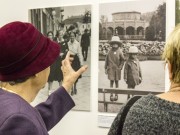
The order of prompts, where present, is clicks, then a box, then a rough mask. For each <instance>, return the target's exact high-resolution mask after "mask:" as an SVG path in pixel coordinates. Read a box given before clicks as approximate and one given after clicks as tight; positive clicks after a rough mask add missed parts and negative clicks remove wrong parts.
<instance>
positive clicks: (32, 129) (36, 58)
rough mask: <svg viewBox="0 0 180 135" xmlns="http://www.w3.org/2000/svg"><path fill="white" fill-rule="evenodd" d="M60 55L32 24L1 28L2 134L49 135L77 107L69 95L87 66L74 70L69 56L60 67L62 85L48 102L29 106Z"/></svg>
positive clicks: (53, 43)
mask: <svg viewBox="0 0 180 135" xmlns="http://www.w3.org/2000/svg"><path fill="white" fill-rule="evenodd" d="M59 53H60V46H59V45H58V44H57V43H56V42H54V41H52V40H50V39H49V38H47V37H45V36H43V34H41V33H40V32H39V31H38V30H37V29H36V28H35V27H34V26H33V25H32V24H30V23H26V22H19V21H15V22H11V23H8V24H6V25H4V26H2V27H1V28H0V54H1V55H0V81H1V82H0V134H1V135H48V131H49V130H51V129H52V128H53V127H54V126H55V125H56V124H57V123H58V122H59V121H60V120H61V119H62V118H63V117H64V115H65V114H66V113H67V112H68V111H69V110H70V109H71V108H72V107H73V106H74V105H75V104H74V102H73V100H72V98H71V96H70V95H69V94H68V92H69V91H70V89H71V88H72V86H73V84H74V82H75V81H76V79H77V78H78V77H79V76H80V75H81V74H82V73H83V72H84V71H85V70H86V69H87V66H83V67H81V68H80V69H79V70H78V71H74V70H73V69H72V67H71V63H72V61H73V58H72V57H70V53H68V54H67V55H66V58H65V59H64V60H63V61H62V66H61V67H59V68H61V69H62V72H63V78H64V79H63V83H62V86H60V87H59V88H58V89H57V90H56V91H55V92H54V93H52V94H51V95H50V96H49V97H48V99H47V100H46V101H45V102H42V103H40V104H38V105H36V106H35V107H32V106H31V105H30V102H32V101H33V100H34V99H35V97H36V95H37V94H38V92H39V91H40V90H41V89H42V88H44V87H45V84H46V83H47V80H48V75H49V72H50V65H51V64H52V63H53V62H54V61H55V60H56V59H57V57H58V56H59Z"/></svg>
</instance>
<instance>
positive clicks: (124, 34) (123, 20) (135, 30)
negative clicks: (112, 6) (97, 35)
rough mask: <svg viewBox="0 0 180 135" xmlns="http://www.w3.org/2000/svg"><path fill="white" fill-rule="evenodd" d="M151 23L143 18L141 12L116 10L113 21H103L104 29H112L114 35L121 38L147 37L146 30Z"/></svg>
mask: <svg viewBox="0 0 180 135" xmlns="http://www.w3.org/2000/svg"><path fill="white" fill-rule="evenodd" d="M148 26H149V23H148V22H146V21H145V20H143V19H141V13H140V12H136V11H131V12H116V13H113V14H112V22H108V21H104V22H102V28H103V30H104V31H106V35H107V31H108V30H110V31H111V33H112V35H118V36H119V37H120V39H145V32H146V29H147V27H148Z"/></svg>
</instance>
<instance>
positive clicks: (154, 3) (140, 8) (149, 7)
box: [99, 0, 166, 21]
mask: <svg viewBox="0 0 180 135" xmlns="http://www.w3.org/2000/svg"><path fill="white" fill-rule="evenodd" d="M163 2H166V1H165V0H136V1H123V2H114V3H102V4H100V6H99V15H100V16H101V15H106V16H107V17H108V21H112V13H116V12H127V11H137V12H141V13H146V12H152V11H155V10H156V9H157V7H158V6H159V5H161V4H163Z"/></svg>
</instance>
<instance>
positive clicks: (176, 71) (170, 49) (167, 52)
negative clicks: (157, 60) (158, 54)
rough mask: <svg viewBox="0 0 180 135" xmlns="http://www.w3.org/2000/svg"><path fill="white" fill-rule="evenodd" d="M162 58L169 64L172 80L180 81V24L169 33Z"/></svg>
mask: <svg viewBox="0 0 180 135" xmlns="http://www.w3.org/2000/svg"><path fill="white" fill-rule="evenodd" d="M162 58H163V59H164V60H168V61H169V63H170V64H171V67H172V69H171V72H172V81H173V82H174V83H180V24H179V25H177V26H176V27H175V29H174V30H173V31H172V32H171V34H170V35H169V37H168V39H167V41H166V44H165V47H164V52H163V54H162Z"/></svg>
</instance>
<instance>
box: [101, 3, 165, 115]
mask: <svg viewBox="0 0 180 135" xmlns="http://www.w3.org/2000/svg"><path fill="white" fill-rule="evenodd" d="M165 33H166V1H165V0H156V1H154V0H137V1H128V2H114V3H101V4H100V6H99V75H98V77H99V78H98V79H99V81H98V111H99V112H108V113H117V112H119V110H120V108H121V106H122V104H123V103H125V102H126V101H127V100H128V99H129V98H130V97H132V96H134V95H147V94H149V93H151V94H159V93H162V92H164V90H165V70H164V61H163V60H161V54H162V52H163V49H164V45H165V38H166V35H165Z"/></svg>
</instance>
